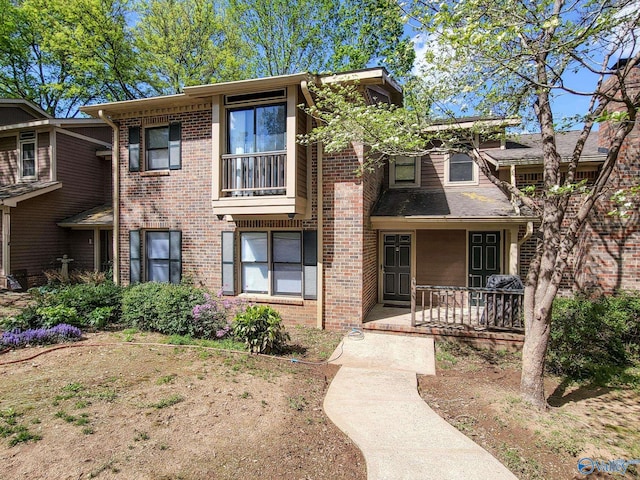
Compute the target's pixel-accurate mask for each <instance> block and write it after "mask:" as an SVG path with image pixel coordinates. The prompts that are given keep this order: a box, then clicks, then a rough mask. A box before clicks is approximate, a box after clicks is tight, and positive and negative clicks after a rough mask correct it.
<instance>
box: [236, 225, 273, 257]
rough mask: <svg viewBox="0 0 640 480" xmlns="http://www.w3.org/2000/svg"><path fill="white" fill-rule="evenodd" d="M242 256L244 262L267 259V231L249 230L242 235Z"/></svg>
mask: <svg viewBox="0 0 640 480" xmlns="http://www.w3.org/2000/svg"><path fill="white" fill-rule="evenodd" d="M240 257H241V259H242V261H243V262H266V261H267V232H247V233H242V234H241V235H240Z"/></svg>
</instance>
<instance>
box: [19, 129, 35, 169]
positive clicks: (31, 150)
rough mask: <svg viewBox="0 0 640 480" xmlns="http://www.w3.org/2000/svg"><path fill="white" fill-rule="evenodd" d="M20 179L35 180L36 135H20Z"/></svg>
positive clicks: (27, 133)
mask: <svg viewBox="0 0 640 480" xmlns="http://www.w3.org/2000/svg"><path fill="white" fill-rule="evenodd" d="M18 168H19V169H20V178H21V179H23V180H35V179H36V133H35V132H21V133H20V165H19V166H18Z"/></svg>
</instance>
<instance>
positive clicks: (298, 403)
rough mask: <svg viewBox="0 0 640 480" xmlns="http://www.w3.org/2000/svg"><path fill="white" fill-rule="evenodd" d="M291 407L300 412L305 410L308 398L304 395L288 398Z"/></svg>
mask: <svg viewBox="0 0 640 480" xmlns="http://www.w3.org/2000/svg"><path fill="white" fill-rule="evenodd" d="M287 400H288V402H289V407H290V408H292V409H293V410H297V411H298V412H301V411H303V410H304V409H305V408H306V407H307V400H306V399H305V398H304V397H303V396H302V395H297V396H295V397H289V398H287Z"/></svg>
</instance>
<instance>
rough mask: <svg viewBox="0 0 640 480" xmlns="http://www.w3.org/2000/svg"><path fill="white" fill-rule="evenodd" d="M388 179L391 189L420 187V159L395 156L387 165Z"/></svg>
mask: <svg viewBox="0 0 640 480" xmlns="http://www.w3.org/2000/svg"><path fill="white" fill-rule="evenodd" d="M389 177H390V178H389V186H390V187H392V188H393V187H395V188H402V187H418V186H420V158H419V157H405V156H401V155H398V156H396V157H395V160H393V161H392V162H391V163H390V164H389Z"/></svg>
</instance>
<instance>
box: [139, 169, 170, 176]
mask: <svg viewBox="0 0 640 480" xmlns="http://www.w3.org/2000/svg"><path fill="white" fill-rule="evenodd" d="M170 173H171V170H145V171H143V172H140V176H141V177H168V176H169V175H170Z"/></svg>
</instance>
